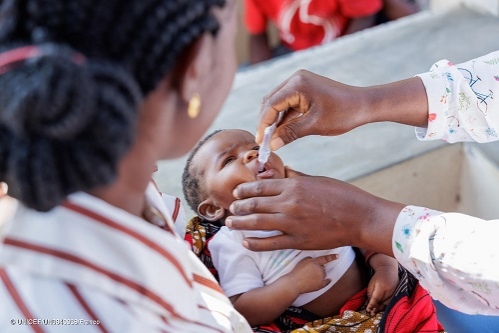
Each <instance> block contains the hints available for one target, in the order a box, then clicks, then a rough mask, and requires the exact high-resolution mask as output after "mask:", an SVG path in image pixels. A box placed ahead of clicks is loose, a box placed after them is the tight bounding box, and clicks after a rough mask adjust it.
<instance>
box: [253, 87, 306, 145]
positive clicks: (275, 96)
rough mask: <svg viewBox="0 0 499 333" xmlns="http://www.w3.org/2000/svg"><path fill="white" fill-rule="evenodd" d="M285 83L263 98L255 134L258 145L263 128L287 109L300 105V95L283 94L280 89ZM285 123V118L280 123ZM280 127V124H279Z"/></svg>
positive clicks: (261, 138) (261, 137)
mask: <svg viewBox="0 0 499 333" xmlns="http://www.w3.org/2000/svg"><path fill="white" fill-rule="evenodd" d="M286 83H287V82H283V83H282V84H281V85H280V86H278V87H277V88H275V89H274V90H273V91H272V92H270V93H269V94H268V95H266V96H265V97H264V98H263V101H262V105H261V110H260V116H259V121H258V126H257V129H256V134H255V141H256V143H258V144H260V143H261V142H262V140H263V132H264V131H265V128H267V127H268V126H270V125H272V124H273V123H275V122H276V121H277V119H278V116H279V113H280V112H284V111H286V110H287V109H290V108H293V107H295V106H298V105H300V95H299V94H298V93H297V92H292V93H290V94H287V93H285V92H284V93H283V91H284V90H283V91H281V89H283V88H284V87H285V85H286ZM285 122H286V118H285V117H284V118H283V120H282V121H281V122H280V123H281V124H283V123H285ZM279 125H280V124H279Z"/></svg>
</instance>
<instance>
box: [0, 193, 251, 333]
mask: <svg viewBox="0 0 499 333" xmlns="http://www.w3.org/2000/svg"><path fill="white" fill-rule="evenodd" d="M148 190H149V189H148ZM149 192H151V191H149ZM148 194H149V195H150V194H151V193H148ZM156 195H158V196H159V193H157V192H156ZM160 200H161V199H160ZM162 209H163V211H164V212H165V211H167V210H166V208H165V207H163V208H162ZM169 224H170V225H171V226H173V223H172V221H171V218H170V220H169ZM3 236H4V238H3V244H2V246H1V247H0V299H1V301H0V318H1V319H0V332H120V333H123V332H251V329H250V327H249V325H248V323H247V322H246V320H245V319H244V318H243V317H242V316H241V315H240V314H239V313H237V311H236V310H235V309H234V308H233V307H232V305H231V303H230V301H229V300H228V299H227V298H226V297H225V296H224V295H223V293H222V290H221V289H220V287H219V285H218V284H217V282H216V281H215V280H214V279H213V277H212V275H211V274H210V273H209V271H208V270H207V269H206V268H205V267H204V265H203V264H202V263H201V262H200V261H199V260H198V258H197V257H196V256H195V255H194V254H193V253H192V252H191V251H190V249H189V248H188V247H187V245H186V243H185V242H184V241H183V240H182V239H181V238H180V237H178V235H176V234H173V233H170V232H168V231H165V230H162V229H160V228H158V227H157V226H154V225H152V224H150V223H148V222H146V221H144V220H142V219H140V218H138V217H136V216H133V215H131V214H129V213H127V212H125V211H123V210H121V209H118V208H116V207H114V206H111V205H109V204H107V203H106V202H104V201H102V200H100V199H97V198H95V197H92V196H90V195H88V194H85V193H77V194H73V195H71V196H69V198H68V201H67V202H66V203H64V204H63V205H62V206H60V207H57V208H55V209H53V210H51V211H50V212H47V213H41V212H36V211H33V210H30V209H27V208H25V207H23V206H22V205H20V206H19V208H18V209H17V211H16V213H15V215H14V216H13V218H12V219H11V220H10V221H9V223H8V225H7V226H6V230H5V234H4V235H3ZM24 319H28V322H29V323H32V325H26V321H23V320H24ZM58 320H59V321H58ZM95 322H99V323H100V324H98V325H93V323H95ZM33 323H34V324H33Z"/></svg>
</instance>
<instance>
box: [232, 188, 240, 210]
mask: <svg viewBox="0 0 499 333" xmlns="http://www.w3.org/2000/svg"><path fill="white" fill-rule="evenodd" d="M232 195H233V196H234V198H236V199H240V198H239V193H238V191H237V188H235V189H234V191H232ZM231 206H232V205H231Z"/></svg>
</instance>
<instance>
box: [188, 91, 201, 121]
mask: <svg viewBox="0 0 499 333" xmlns="http://www.w3.org/2000/svg"><path fill="white" fill-rule="evenodd" d="M200 111H201V96H199V94H198V93H195V94H194V95H192V97H191V99H190V100H189V106H188V107H187V115H188V116H189V118H191V119H195V118H197V116H198V115H199V112H200Z"/></svg>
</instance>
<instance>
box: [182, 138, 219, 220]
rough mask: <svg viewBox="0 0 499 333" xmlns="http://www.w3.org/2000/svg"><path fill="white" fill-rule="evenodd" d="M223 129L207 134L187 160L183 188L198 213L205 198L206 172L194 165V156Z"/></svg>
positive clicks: (192, 207)
mask: <svg viewBox="0 0 499 333" xmlns="http://www.w3.org/2000/svg"><path fill="white" fill-rule="evenodd" d="M222 131H223V130H221V129H219V130H216V131H213V132H211V133H210V134H208V135H207V136H205V137H204V138H203V139H201V141H199V142H198V143H197V145H196V146H195V147H194V149H193V150H192V151H191V153H190V154H189V157H187V161H186V163H185V168H184V173H183V174H182V190H183V192H184V197H185V200H186V201H187V204H188V205H189V207H190V208H191V209H192V210H193V211H194V212H196V213H197V211H198V206H199V204H200V203H201V201H203V200H204V198H203V197H202V196H203V191H204V189H203V185H202V183H203V176H204V172H201V171H200V170H198V169H197V168H195V167H194V166H193V165H192V160H193V158H194V156H196V154H197V152H198V151H199V149H200V148H201V147H202V146H203V145H204V144H205V143H206V141H208V140H209V139H210V138H211V137H212V136H214V135H215V134H217V133H220V132H222Z"/></svg>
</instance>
